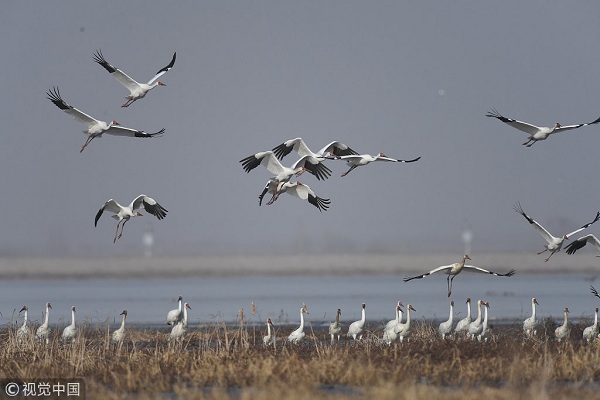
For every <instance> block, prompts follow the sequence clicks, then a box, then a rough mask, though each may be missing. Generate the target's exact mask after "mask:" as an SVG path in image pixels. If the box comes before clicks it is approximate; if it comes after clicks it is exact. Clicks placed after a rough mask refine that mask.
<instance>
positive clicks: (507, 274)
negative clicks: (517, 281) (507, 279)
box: [463, 265, 515, 276]
mask: <svg viewBox="0 0 600 400" xmlns="http://www.w3.org/2000/svg"><path fill="white" fill-rule="evenodd" d="M463 268H466V269H467V270H468V271H473V272H481V273H484V274H490V275H496V276H513V275H514V274H515V270H514V269H511V270H510V271H508V272H507V273H506V274H500V273H498V272H494V271H488V270H487V269H483V268H480V267H476V266H474V265H465V266H464V267H463Z"/></svg>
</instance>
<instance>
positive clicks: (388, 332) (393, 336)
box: [382, 301, 404, 344]
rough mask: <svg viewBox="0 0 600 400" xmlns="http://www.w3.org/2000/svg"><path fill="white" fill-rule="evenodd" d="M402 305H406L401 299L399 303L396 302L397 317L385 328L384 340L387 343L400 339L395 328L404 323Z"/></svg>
mask: <svg viewBox="0 0 600 400" xmlns="http://www.w3.org/2000/svg"><path fill="white" fill-rule="evenodd" d="M402 307H404V304H402V302H401V301H399V302H398V304H396V318H394V319H392V320H389V321H388V322H387V324H385V327H384V328H383V337H382V340H383V341H384V342H386V343H387V344H391V343H392V342H395V341H396V340H398V333H397V332H396V331H395V330H394V328H396V326H397V325H398V324H401V323H402Z"/></svg>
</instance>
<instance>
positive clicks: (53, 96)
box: [46, 86, 71, 110]
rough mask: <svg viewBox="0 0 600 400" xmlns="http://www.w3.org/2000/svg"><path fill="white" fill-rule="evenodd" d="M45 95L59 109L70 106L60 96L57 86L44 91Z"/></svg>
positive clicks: (65, 108) (66, 108)
mask: <svg viewBox="0 0 600 400" xmlns="http://www.w3.org/2000/svg"><path fill="white" fill-rule="evenodd" d="M46 96H48V97H47V99H48V100H50V101H51V102H53V103H54V105H55V106H57V107H58V108H60V109H61V110H68V109H70V108H71V106H69V105H68V104H67V103H65V101H64V100H63V99H62V97H60V91H59V90H58V87H57V86H53V87H52V89H50V90H49V91H47V92H46Z"/></svg>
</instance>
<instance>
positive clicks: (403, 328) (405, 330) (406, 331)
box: [394, 304, 417, 343]
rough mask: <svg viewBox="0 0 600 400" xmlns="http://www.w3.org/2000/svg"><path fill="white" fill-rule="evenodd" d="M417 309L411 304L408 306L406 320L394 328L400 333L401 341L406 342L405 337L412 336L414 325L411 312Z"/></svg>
mask: <svg viewBox="0 0 600 400" xmlns="http://www.w3.org/2000/svg"><path fill="white" fill-rule="evenodd" d="M411 310H412V311H417V310H415V308H414V307H413V306H412V305H411V304H409V305H407V306H406V322H405V323H403V324H397V325H396V327H395V328H394V333H397V334H398V339H400V343H402V342H404V339H405V338H407V339H408V337H410V335H411V334H412V327H411V324H410V312H411Z"/></svg>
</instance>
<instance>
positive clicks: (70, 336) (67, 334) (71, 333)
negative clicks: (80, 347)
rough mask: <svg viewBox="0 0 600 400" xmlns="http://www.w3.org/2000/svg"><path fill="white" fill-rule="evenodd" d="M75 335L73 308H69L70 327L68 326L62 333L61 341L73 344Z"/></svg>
mask: <svg viewBox="0 0 600 400" xmlns="http://www.w3.org/2000/svg"><path fill="white" fill-rule="evenodd" d="M76 335H77V329H76V328H75V306H72V307H71V325H68V326H67V327H66V328H65V329H64V330H63V333H62V340H64V341H65V342H68V341H71V342H75V336H76Z"/></svg>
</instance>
